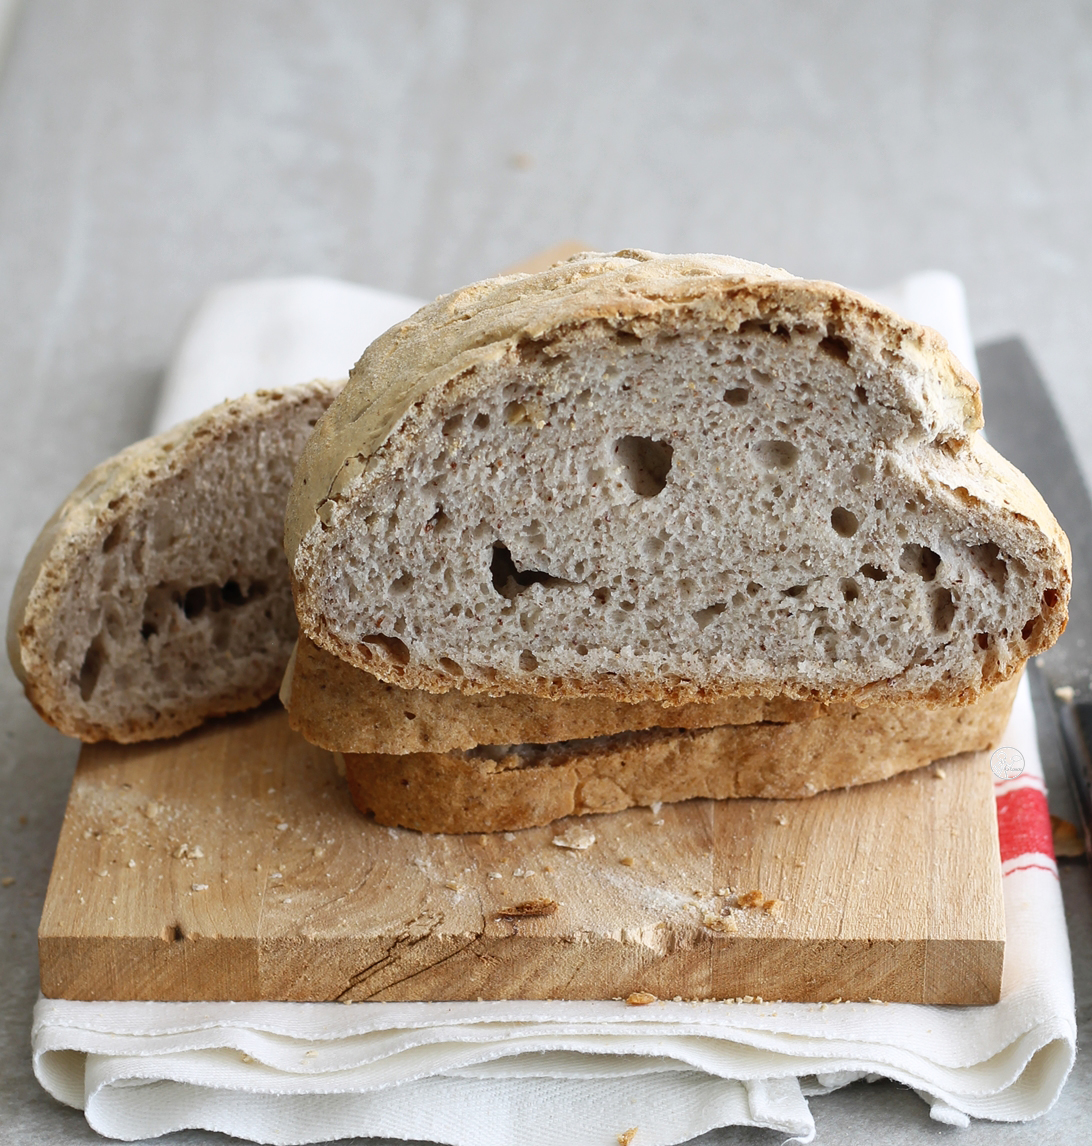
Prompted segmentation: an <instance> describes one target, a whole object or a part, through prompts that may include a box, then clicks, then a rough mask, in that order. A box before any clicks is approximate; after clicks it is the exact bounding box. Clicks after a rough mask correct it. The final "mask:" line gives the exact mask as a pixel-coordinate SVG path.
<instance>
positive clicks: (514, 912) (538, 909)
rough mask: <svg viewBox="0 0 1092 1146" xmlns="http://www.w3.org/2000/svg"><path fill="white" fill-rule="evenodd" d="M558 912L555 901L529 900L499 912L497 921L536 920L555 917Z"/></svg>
mask: <svg viewBox="0 0 1092 1146" xmlns="http://www.w3.org/2000/svg"><path fill="white" fill-rule="evenodd" d="M556 911H557V901H556V900H553V899H528V900H526V901H525V902H524V903H517V904H516V905H515V906H514V907H506V908H504V909H503V910H502V911H498V912H497V914H496V915H495V916H494V918H495V919H534V918H540V917H542V916H546V915H553V914H554V913H555V912H556Z"/></svg>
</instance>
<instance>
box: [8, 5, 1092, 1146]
mask: <svg viewBox="0 0 1092 1146" xmlns="http://www.w3.org/2000/svg"><path fill="white" fill-rule="evenodd" d="M3 7H4V5H2V4H0V9H2V8H3ZM2 39H3V37H0V40H2ZM1090 207H1092V9H1090V8H1089V6H1088V5H1087V4H1085V3H1080V2H1078V0H1072V2H1069V3H1063V2H1058V3H1055V4H1052V5H1050V6H1045V5H1033V4H1031V3H1025V4H1021V3H1013V2H1001V0H993V2H989V0H983V2H982V3H958V2H957V3H939V2H927V0H908V2H907V3H904V4H901V5H898V6H896V5H874V4H867V3H863V2H861V3H848V2H843V3H834V2H820V3H813V4H810V5H806V6H805V5H800V4H796V3H792V2H791V0H769V2H767V3H763V4H753V3H747V4H744V3H738V4H736V3H723V2H722V3H698V2H692V3H689V4H686V5H675V6H668V5H663V4H654V3H637V2H628V3H607V2H600V3H593V4H590V3H586V2H585V3H579V2H574V3H568V2H557V0H555V2H551V3H525V4H521V5H510V4H505V3H501V2H498V3H471V2H464V3H458V2H454V0H449V2H439V0H438V2H436V3H414V2H398V3H393V2H392V3H370V4H362V3H354V2H351V0H344V2H340V0H311V2H310V3H307V4H302V3H289V2H279V0H266V2H257V0H254V2H251V0H187V2H186V3H183V4H179V3H177V2H171V0H95V2H94V3H91V2H81V0H36V2H35V0H31V2H30V3H28V4H26V5H25V6H24V7H23V9H22V10H21V11H20V12H17V13H16V18H15V20H14V22H13V24H12V25H11V36H10V41H9V46H8V54H7V59H6V62H5V64H4V67H3V72H2V73H0V395H2V401H3V413H4V416H3V418H2V419H0V466H2V469H3V486H2V487H0V488H3V489H4V490H5V492H6V496H4V497H3V498H2V499H0V536H2V538H3V545H2V547H0V599H3V600H4V601H6V600H7V597H8V595H9V594H10V590H11V585H12V583H13V581H14V578H15V574H16V572H17V571H18V567H19V565H20V563H21V562H22V559H23V556H24V554H25V553H26V551H27V549H28V548H29V545H30V543H31V541H32V540H33V537H34V535H35V534H36V532H37V530H38V529H39V527H40V526H41V524H42V523H43V522H44V520H45V519H46V517H47V516H48V515H49V513H50V512H51V511H52V509H53V508H54V506H55V505H56V504H57V503H58V502H59V501H60V500H61V498H62V497H63V496H64V495H65V494H66V493H67V492H68V491H69V490H70V489H71V487H72V486H73V485H75V483H76V481H77V480H78V479H79V478H80V477H81V476H82V475H83V473H84V472H85V471H86V470H87V469H89V468H90V467H91V466H92V465H93V464H94V463H95V462H97V461H99V460H101V459H102V458H103V457H105V456H106V455H108V454H110V453H112V452H114V451H115V450H117V449H118V448H120V447H121V446H123V445H125V444H127V443H128V442H129V441H131V440H133V439H134V438H137V437H139V436H141V435H142V434H143V433H144V432H145V430H146V427H147V424H148V420H149V417H150V413H151V409H152V406H153V403H154V397H155V394H156V390H157V386H158V383H159V379H160V376H161V373H162V371H163V368H164V366H165V364H166V363H167V361H168V360H169V358H170V355H171V352H172V349H173V347H174V345H175V343H176V340H177V338H178V336H179V332H180V330H181V329H182V326H183V324H184V322H185V320H186V318H187V316H188V314H189V313H190V312H191V310H192V308H193V307H194V305H195V303H196V302H197V300H198V299H199V298H200V296H201V295H202V293H203V292H204V291H205V290H206V289H207V288H208V287H209V286H211V285H212V284H214V283H216V282H219V281H221V280H224V279H228V278H237V277H245V276H252V275H267V274H289V273H318V274H327V275H335V276H340V277H344V278H348V279H352V280H356V281H359V282H366V283H370V284H373V285H376V286H380V287H386V288H389V289H393V290H398V291H402V292H405V293H407V294H416V295H420V296H424V297H428V296H431V295H433V294H436V293H438V292H439V291H442V290H446V289H449V288H452V287H454V286H457V285H459V284H460V283H463V282H467V281H470V280H472V279H475V278H479V277H482V276H485V275H487V274H489V273H492V272H494V271H496V270H497V269H499V268H501V267H504V266H506V265H509V264H511V263H513V262H516V261H518V260H519V259H521V258H523V257H524V256H526V255H528V254H530V253H531V252H533V251H535V250H537V249H539V248H542V247H546V246H549V245H551V244H553V243H555V242H557V241H558V240H560V239H563V238H567V237H570V236H576V237H579V238H582V239H584V240H586V241H588V242H589V243H591V244H592V245H594V246H597V247H599V248H601V249H615V248H619V247H623V246H642V247H648V248H651V249H654V250H679V251H682V250H701V251H719V252H725V253H732V254H738V255H743V256H745V257H749V258H755V259H759V260H762V261H764V262H770V263H774V264H778V265H783V266H786V267H788V268H790V269H791V270H793V271H795V272H797V273H800V274H804V275H809V276H816V277H824V278H831V279H836V280H840V281H843V282H848V283H852V284H858V285H867V284H877V283H883V282H886V281H889V280H891V279H894V278H896V277H898V276H900V275H903V274H905V273H908V272H910V271H913V270H918V269H923V268H926V267H932V266H941V267H946V268H949V269H951V270H953V271H955V272H957V273H958V274H960V275H961V276H962V277H963V279H964V281H965V282H966V283H967V287H968V291H969V295H970V301H971V317H972V322H973V325H974V328H975V331H976V335H977V336H978V337H979V338H980V339H984V340H986V339H990V338H994V337H998V336H1001V335H1008V334H1019V335H1021V336H1022V337H1023V338H1024V339H1025V340H1026V342H1027V343H1028V345H1029V346H1030V348H1031V350H1032V353H1033V355H1034V356H1035V358H1036V359H1037V360H1038V362H1039V364H1040V366H1041V367H1042V368H1043V371H1044V373H1045V375H1046V376H1047V378H1048V380H1049V382H1050V384H1051V387H1052V393H1053V397H1054V400H1055V402H1056V404H1057V406H1058V407H1059V409H1060V410H1061V412H1062V414H1063V419H1064V421H1065V424H1066V425H1067V427H1068V428H1069V431H1070V433H1071V436H1072V439H1073V442H1074V444H1075V446H1076V447H1077V453H1078V457H1079V459H1080V462H1081V465H1082V467H1083V470H1084V473H1085V475H1086V477H1088V476H1092V445H1089V443H1090V441H1092V437H1090V434H1089V431H1090V430H1092V401H1088V400H1087V396H1088V395H1089V386H1090V382H1092V356H1089V354H1088V353H1087V334H1086V330H1087V327H1088V321H1089V315H1090V314H1092V277H1090V276H1089V274H1088V273H1087V270H1086V268H1087V267H1088V266H1089V265H1090V263H1092V226H1089V209H1090ZM986 407H987V415H988V411H989V394H988V392H987V394H986ZM0 714H2V723H0V784H2V786H3V787H2V797H0V849H2V851H0V869H2V870H0V875H4V876H7V875H13V876H14V877H15V882H14V884H11V885H10V886H7V887H0V942H2V944H3V967H4V972H5V981H6V984H7V986H6V989H5V990H4V992H3V994H2V995H0V1008H2V1012H0V1013H2V1016H3V1018H2V1036H0V1096H2V1097H0V1119H2V1122H3V1124H4V1126H5V1129H6V1135H5V1138H6V1139H7V1140H11V1141H18V1142H20V1143H27V1144H31V1146H39V1144H40V1146H45V1144H47V1143H50V1144H52V1143H62V1142H64V1143H69V1142H84V1141H88V1142H90V1141H97V1140H98V1139H97V1138H96V1136H95V1135H94V1134H92V1132H91V1131H90V1130H88V1129H87V1128H86V1126H85V1124H84V1123H83V1120H82V1116H81V1115H79V1114H78V1113H76V1112H74V1111H70V1110H68V1109H65V1108H62V1107H60V1106H58V1105H57V1104H55V1103H54V1102H53V1101H52V1100H50V1099H49V1098H48V1097H47V1096H46V1095H45V1094H44V1093H43V1092H42V1091H41V1090H40V1089H39V1088H38V1086H37V1084H36V1083H35V1081H34V1079H33V1077H32V1075H31V1072H30V1066H29V1038H28V1030H29V1021H30V1012H31V1007H32V1005H33V1002H34V999H35V996H36V992H37V966H36V951H35V930H36V925H37V919H38V914H39V911H40V908H41V903H42V898H43V895H44V892H45V886H46V881H47V878H48V873H49V866H50V861H51V858H52V852H53V847H54V844H55V841H56V837H57V832H58V829H59V826H60V821H61V817H62V814H63V809H64V801H65V795H66V792H67V789H68V784H69V780H70V777H71V773H72V768H73V765H74V762H75V758H76V746H75V745H74V744H72V743H71V742H69V741H66V740H65V739H64V738H63V737H61V736H59V735H57V734H55V733H54V732H53V731H52V730H50V729H49V728H47V727H46V726H44V725H43V724H42V723H41V722H40V721H39V720H38V718H37V717H36V716H35V715H34V713H33V712H32V711H31V710H30V708H29V706H28V705H27V704H26V702H25V701H24V700H23V698H22V696H21V693H20V691H19V688H18V686H17V684H16V682H15V680H14V678H13V677H12V676H11V675H10V673H9V672H8V671H7V670H6V668H5V669H3V670H0ZM1055 798H1056V799H1059V798H1061V794H1060V793H1056V794H1055ZM1061 810H1062V811H1065V810H1067V809H1066V808H1065V807H1061ZM1062 888H1063V892H1064V894H1065V897H1066V904H1067V911H1068V916H1069V925H1070V935H1071V939H1072V942H1073V946H1074V953H1075V971H1076V977H1077V994H1078V1018H1079V1021H1080V1025H1081V1032H1082V1036H1083V1037H1087V1034H1088V1032H1089V1021H1090V1014H1089V1010H1090V1004H1092V955H1090V952H1092V934H1090V932H1092V880H1090V879H1089V873H1088V869H1087V867H1086V866H1084V865H1083V864H1076V865H1068V866H1065V867H1063V871H1062ZM813 1109H814V1110H815V1114H816V1119H817V1122H818V1126H819V1140H820V1141H821V1142H829V1143H835V1142H836V1143H858V1142H871V1141H874V1140H879V1141H884V1142H892V1143H900V1144H901V1143H907V1144H909V1143H919V1142H925V1141H933V1140H934V1139H936V1138H938V1137H946V1136H947V1135H949V1134H951V1133H953V1132H952V1131H950V1130H946V1129H944V1128H942V1127H940V1126H938V1125H937V1124H936V1123H931V1122H930V1121H929V1119H928V1116H927V1112H926V1108H925V1106H924V1105H923V1104H922V1103H921V1102H920V1101H919V1100H918V1099H917V1098H916V1097H915V1096H914V1095H913V1094H911V1093H910V1092H908V1091H906V1090H904V1089H901V1088H899V1087H896V1086H894V1085H891V1084H887V1083H878V1084H875V1085H873V1086H865V1085H858V1086H854V1087H851V1088H849V1089H847V1090H846V1091H843V1092H840V1093H838V1094H835V1095H832V1096H830V1097H828V1098H826V1099H821V1100H816V1101H815V1102H814V1104H813ZM1090 1116H1092V1056H1088V1055H1087V1054H1082V1055H1081V1056H1080V1057H1079V1058H1078V1061H1077V1066H1076V1069H1075V1071H1074V1073H1073V1076H1072V1077H1071V1079H1070V1081H1069V1084H1068V1085H1067V1087H1066V1090H1065V1092H1064V1093H1063V1096H1062V1098H1061V1100H1060V1102H1059V1103H1058V1105H1057V1106H1056V1107H1055V1109H1054V1110H1053V1111H1052V1112H1051V1113H1050V1114H1049V1115H1048V1116H1047V1117H1046V1118H1044V1119H1043V1120H1041V1121H1039V1122H1038V1123H1034V1124H1031V1125H1027V1126H997V1125H992V1124H986V1123H978V1124H975V1125H973V1126H972V1128H971V1129H970V1130H969V1131H966V1132H964V1133H962V1134H961V1135H960V1137H959V1141H960V1142H961V1143H967V1146H974V1144H977V1143H980V1142H985V1141H990V1142H993V1141H998V1142H1004V1143H1012V1144H1016V1143H1033V1142H1034V1143H1041V1142H1060V1141H1063V1140H1066V1141H1069V1140H1071V1139H1073V1140H1080V1137H1081V1130H1080V1127H1081V1126H1087V1125H1089V1124H1090V1122H1089V1119H1090ZM1084 1133H1087V1131H1085V1132H1084ZM218 1140H223V1139H222V1138H221V1137H220V1136H218V1135H209V1134H199V1133H182V1134H178V1135H174V1136H173V1137H171V1138H170V1139H168V1140H167V1141H169V1142H173V1143H176V1144H177V1143H199V1142H202V1143H203V1142H214V1141H218ZM777 1140H778V1139H777V1137H776V1136H775V1135H772V1134H769V1133H766V1132H756V1131H740V1130H726V1131H723V1132H719V1133H714V1134H711V1135H708V1136H707V1138H706V1139H705V1140H704V1141H706V1142H709V1143H712V1142H716V1143H737V1142H755V1143H759V1142H763V1143H773V1142H776V1141H777Z"/></svg>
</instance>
